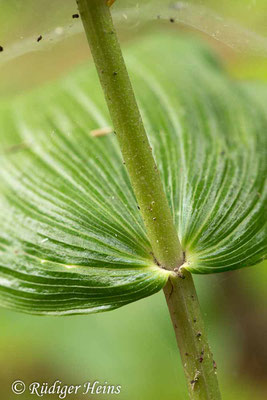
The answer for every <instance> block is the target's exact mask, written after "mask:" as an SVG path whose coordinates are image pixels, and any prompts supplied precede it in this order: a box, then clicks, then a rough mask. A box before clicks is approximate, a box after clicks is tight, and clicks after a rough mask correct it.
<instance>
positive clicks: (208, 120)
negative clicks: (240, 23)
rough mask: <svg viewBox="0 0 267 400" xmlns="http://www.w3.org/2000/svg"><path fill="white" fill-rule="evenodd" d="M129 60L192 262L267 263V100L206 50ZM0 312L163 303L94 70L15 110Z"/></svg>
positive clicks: (177, 41)
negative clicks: (149, 299) (154, 297)
mask: <svg viewBox="0 0 267 400" xmlns="http://www.w3.org/2000/svg"><path fill="white" fill-rule="evenodd" d="M126 61H127V65H128V68H129V71H130V75H131V78H132V82H133V86H134V89H135V92H136V95H137V98H138V102H139V105H140V108H141V112H142V115H143V118H144V122H145V125H146V129H147V132H148V135H149V139H150V141H151V144H152V147H153V151H154V154H155V157H156V160H157V163H158V166H159V169H160V171H161V175H162V179H163V182H164V187H165V191H166V194H167V197H168V200H169V204H170V207H171V210H172V213H173V217H174V220H175V224H176V226H177V230H178V234H179V238H180V240H181V243H182V247H183V250H184V253H185V264H184V266H185V267H186V268H187V269H189V270H190V271H191V272H195V273H214V272H220V271H225V270H230V269H236V268H241V267H245V266H249V265H253V264H256V263H258V262H259V261H261V259H262V258H263V257H264V254H265V253H266V235H265V234H266V223H265V221H264V212H265V211H266V208H264V204H266V202H265V199H266V185H264V184H265V176H266V163H265V161H264V157H265V148H266V128H267V112H266V108H265V104H266V103H267V89H266V87H262V86H260V85H256V84H254V85H249V84H243V83H239V82H234V81H233V80H231V78H229V77H228V76H227V74H226V73H225V72H224V70H223V68H222V67H221V65H220V63H219V62H218V61H217V60H216V59H215V57H214V56H213V55H212V54H211V52H210V51H209V50H208V49H207V48H206V47H205V46H204V45H202V44H200V43H199V42H196V43H195V42H194V41H193V40H192V39H188V38H185V39H181V38H177V37H174V36H173V37H172V36H170V37H169V36H161V37H159V36H157V35H156V36H154V37H152V36H151V37H149V38H147V39H146V40H145V41H144V42H143V43H139V44H138V45H135V46H132V47H131V48H130V49H129V51H128V53H126ZM0 120H1V133H0V149H1V157H0V163H1V170H0V174H1V182H0V228H1V229H0V254H1V258H0V302H1V304H2V305H3V306H6V307H9V308H15V309H17V310H21V311H25V312H31V313H39V314H72V313H88V312H98V311H105V310H110V309H114V308H117V307H119V306H122V305H125V304H127V303H129V302H132V301H135V300H138V299H141V298H143V297H146V296H149V295H151V294H153V293H155V292H157V291H158V290H160V289H161V288H162V287H163V286H164V284H165V283H166V280H167V279H168V274H169V272H167V271H165V270H164V269H162V268H161V267H159V266H157V265H156V264H155V262H154V259H153V254H152V250H151V247H150V244H149V241H148V239H147V237H146V233H145V229H144V226H143V222H142V220H141V216H140V213H139V210H138V204H137V203H136V200H135V197H134V194H133V191H132V189H131V185H130V182H129V178H128V175H127V172H126V169H125V166H124V164H123V160H122V158H121V155H120V151H119V148H118V145H117V142H116V137H115V135H114V133H110V134H107V135H104V136H101V137H100V136H99V137H98V136H97V137H94V136H92V134H91V132H92V130H96V129H97V130H98V129H100V130H101V129H102V128H106V127H111V126H112V125H111V122H110V118H109V114H108V111H107V108H106V106H105V101H104V99H103V95H102V91H101V89H100V86H99V83H98V79H97V76H96V72H95V69H94V66H93V65H91V66H88V65H85V66H84V67H82V68H80V69H79V70H78V71H74V72H73V73H72V74H70V75H69V76H67V77H65V78H64V79H62V80H61V81H60V82H57V83H54V84H51V85H49V86H48V87H45V88H42V89H39V90H36V91H35V92H34V93H31V94H29V95H26V96H21V97H19V98H16V99H14V100H13V101H12V102H6V103H5V104H2V106H1V110H0Z"/></svg>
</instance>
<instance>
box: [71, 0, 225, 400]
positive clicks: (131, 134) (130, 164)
mask: <svg viewBox="0 0 267 400" xmlns="http://www.w3.org/2000/svg"><path fill="white" fill-rule="evenodd" d="M106 2H107V0H77V4H78V8H79V11H80V15H81V18H82V21H83V25H84V29H85V32H86V35H87V39H88V42H89V45H90V48H91V51H92V55H93V58H94V61H95V64H96V68H97V71H98V75H99V79H100V82H101V85H102V88H103V91H104V94H105V97H106V101H107V105H108V108H109V111H110V115H111V118H112V121H113V124H114V128H115V131H116V134H117V137H118V141H119V144H120V148H121V152H122V155H123V158H124V160H125V163H126V167H127V169H128V172H129V176H130V179H131V183H132V186H133V189H134V192H135V195H136V198H137V201H138V204H139V206H140V209H141V213H142V217H143V220H144V223H145V226H146V229H147V234H148V237H149V240H150V243H151V246H152V249H153V253H154V256H155V258H156V259H157V261H158V262H159V263H160V265H161V266H162V267H164V268H165V269H168V270H171V271H173V270H175V271H173V272H172V273H170V277H169V280H168V283H167V285H166V286H165V288H164V293H165V296H166V300H167V303H168V307H169V311H170V314H171V318H172V322H173V326H174V330H175V334H176V338H177V343H178V346H179V349H180V352H181V357H182V361H183V367H184V370H185V374H186V378H187V383H188V388H189V393H190V398H191V399H194V400H200V399H201V400H202V399H203V400H204V399H205V400H219V399H220V394H219V389H218V383H217V377H216V371H215V369H214V366H213V358H212V354H211V352H210V349H209V346H208V342H207V338H206V335H205V332H204V327H203V322H202V318H201V313H200V307H199V303H198V300H197V296H196V292H195V287H194V283H193V279H192V276H191V274H190V273H189V272H187V271H183V275H182V277H181V274H180V272H181V271H179V267H180V266H181V265H182V263H183V255H182V249H181V245H180V243H179V239H178V235H177V232H176V229H175V227H174V223H173V219H172V215H171V212H170V208H169V205H168V202H167V199H166V196H165V193H164V190H163V186H162V182H161V179H160V175H159V172H158V170H157V167H156V164H155V161H154V158H153V155H152V152H151V147H150V144H149V141H148V138H147V135H146V132H145V129H144V126H143V123H142V119H141V116H140V112H139V110H138V106H137V103H136V100H135V96H134V93H133V89H132V86H131V83H130V79H129V76H128V73H127V70H126V66H125V63H124V60H123V56H122V53H121V49H120V45H119V42H118V39H117V35H116V32H115V29H114V26H113V22H112V18H111V15H110V10H109V7H108V6H107V4H106Z"/></svg>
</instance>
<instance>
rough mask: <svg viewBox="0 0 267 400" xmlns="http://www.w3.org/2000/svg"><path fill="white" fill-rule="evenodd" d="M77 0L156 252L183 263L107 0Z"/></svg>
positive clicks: (164, 260) (168, 264) (170, 263)
mask: <svg viewBox="0 0 267 400" xmlns="http://www.w3.org/2000/svg"><path fill="white" fill-rule="evenodd" d="M77 4H78V7H79V10H80V14H81V18H82V21H83V25H84V29H85V32H86V34H87V39H88V42H89V45H90V48H91V52H92V55H93V57H94V61H95V64H96V67H97V71H98V75H99V79H100V82H101V84H102V88H103V91H104V94H105V97H106V101H107V104H108V108H109V111H110V115H111V119H112V122H113V124H114V128H115V132H116V134H117V138H118V141H119V144H120V148H121V152H122V155H123V159H124V161H125V164H126V167H127V170H128V172H129V176H130V179H131V183H132V186H133V189H134V192H135V195H136V199H137V201H138V205H139V207H140V211H141V213H142V217H143V220H144V223H145V227H146V230H147V234H148V237H149V240H150V243H151V246H152V249H153V254H154V256H155V258H156V259H157V261H158V262H159V263H160V264H161V265H162V266H164V267H165V268H167V269H173V268H175V267H177V266H179V265H181V264H182V262H183V256H182V250H181V246H180V243H179V240H178V236H177V233H176V230H175V227H174V223H173V218H172V215H171V212H170V208H169V205H168V202H167V199H166V196H165V193H164V190H163V186H162V182H161V179H160V175H159V171H158V170H157V167H156V164H155V161H154V158H153V155H152V150H151V147H150V144H149V141H148V138H147V135H146V132H145V129H144V126H143V122H142V119H141V116H140V113H139V109H138V107H137V103H136V100H135V96H134V93H133V89H132V86H131V82H130V79H129V76H128V73H127V70H126V66H125V63H124V60H123V56H122V53H121V49H120V46H119V43H118V39H117V35H116V33H115V30H114V26H113V22H112V19H111V15H110V11H109V7H108V6H107V5H106V0H78V1H77Z"/></svg>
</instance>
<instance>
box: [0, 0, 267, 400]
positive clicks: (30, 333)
mask: <svg viewBox="0 0 267 400" xmlns="http://www.w3.org/2000/svg"><path fill="white" fill-rule="evenodd" d="M122 3H123V4H122ZM148 3H149V4H150V5H149V7H151V18H149V16H148V15H147V11H146V13H143V12H142V11H143V8H142V7H145V5H147V4H148ZM161 3H162V11H163V14H164V12H165V10H166V9H165V7H167V6H168V5H169V3H170V2H169V1H165V2H164V1H161ZM184 3H187V2H184ZM188 4H189V5H190V6H198V7H199V6H200V7H207V8H208V9H209V10H211V13H210V15H211V16H210V17H209V21H208V23H209V24H208V26H209V32H208V33H209V34H207V32H206V33H205V32H204V33H203V32H202V31H201V29H193V28H192V27H190V26H188V24H181V23H179V21H177V23H175V24H170V23H169V21H168V20H163V19H156V18H154V17H155V15H154V11H155V10H154V9H153V7H154V6H155V9H157V8H156V7H157V6H158V2H157V1H156V0H155V1H154V0H153V1H148V0H146V1H143V2H142V5H140V4H139V7H137V2H136V1H133V0H131V1H130V0H129V1H124V0H117V4H116V5H115V6H114V14H116V21H117V27H118V30H119V35H120V39H121V41H122V43H123V45H124V46H125V47H127V45H128V42H130V41H133V40H140V39H141V37H142V35H145V34H146V32H148V31H149V32H151V31H153V30H155V29H156V30H159V29H162V30H175V31H177V34H179V33H180V32H181V31H183V32H185V31H186V32H187V31H188V32H193V33H194V34H195V35H198V36H202V37H203V39H204V40H206V41H208V42H209V43H210V44H211V46H212V47H214V49H215V51H217V52H218V54H220V55H221V57H222V58H223V60H224V63H225V66H226V68H227V69H228V70H229V73H230V74H231V75H232V76H234V77H236V78H238V79H262V80H267V59H266V54H264V52H258V53H257V54H253V52H251V51H249V50H248V51H238V40H240V41H242V40H243V37H242V32H243V31H242V30H241V31H240V30H239V28H238V29H237V31H238V32H241V33H240V37H239V38H237V36H236V35H238V33H237V34H236V32H235V33H233V34H235V37H233V46H230V47H229V46H227V45H226V44H225V43H224V40H223V39H224V38H223V37H222V40H215V39H216V38H214V35H213V33H214V32H216V31H217V30H218V29H221V27H222V26H223V25H224V21H229V20H231V21H232V24H233V25H234V26H243V27H244V28H245V29H246V30H247V32H248V34H249V35H250V33H251V32H254V33H255V35H256V36H255V47H257V46H258V41H261V39H262V40H263V41H264V40H265V43H266V39H265V37H266V34H267V24H266V20H267V3H266V0H252V1H250V0H221V1H218V0H216V1H215V0H203V1H201V0H198V1H190V2H188ZM180 6H181V2H180ZM128 7H130V8H128ZM137 9H138V12H137V11H136V10H137ZM146 10H147V9H146ZM168 10H169V11H167V13H168V12H169V15H170V17H171V16H172V12H173V11H172V10H173V8H169V9H168ZM192 10H193V13H195V15H193V16H194V18H196V20H198V15H197V13H198V10H199V9H198V8H197V9H194V8H193V9H192ZM0 11H1V12H0V45H2V46H3V47H4V52H3V53H1V54H0V76H1V80H0V96H1V97H2V98H6V97H10V96H13V95H15V94H20V93H22V92H24V91H27V90H30V89H31V88H32V87H35V86H36V85H40V84H43V83H44V82H47V81H51V80H53V79H56V78H57V77H58V76H60V75H62V74H64V73H67V72H68V71H69V70H71V69H73V68H75V66H76V65H77V64H80V63H82V62H84V61H86V60H87V59H88V58H90V53H89V51H88V46H87V43H86V40H85V39H84V36H83V34H82V33H77V34H74V33H73V32H74V31H75V30H77V32H78V31H79V30H80V28H79V25H78V24H80V23H81V22H80V21H79V20H78V21H76V20H73V19H72V14H73V13H75V12H76V4H75V1H74V0H57V1H56V2H52V1H51V0H50V1H48V0H38V1H36V0H25V1H23V2H21V1H19V0H0ZM164 15H165V14H164ZM214 15H217V16H218V15H219V16H220V18H221V20H216V18H215V17H214ZM203 23H204V22H203ZM75 24H76V25H75ZM217 24H218V25H217ZM226 25H227V24H226ZM227 26H228V25H227ZM231 26H232V25H231ZM58 28H63V30H64V32H65V31H66V32H67V35H66V36H64V35H63V36H62V37H63V38H62V39H61V38H60V40H59V41H57V39H56V38H57V36H56V35H57V33H55V34H52V35H50V33H51V32H61V31H60V30H58ZM56 30H57V31H56ZM226 31H227V28H226ZM40 34H41V35H42V36H43V39H42V41H41V42H39V43H37V42H36V39H37V37H38V36H39V35H40ZM223 34H224V33H223ZM227 34H228V36H229V35H230V37H231V34H232V32H231V31H227ZM252 37H254V36H253V35H252ZM259 38H260V39H259ZM55 43H56V44H55ZM24 46H25V49H24ZM34 46H35V47H34ZM37 46H39V47H37ZM231 47H233V48H231ZM12 49H13V50H12ZM35 50H38V51H35ZM260 53H262V54H260ZM5 54H7V55H9V54H11V55H12V57H11V58H10V61H8V60H6V61H5V59H4V58H2V61H1V57H2V55H3V57H7V56H6V55H5ZM266 266H267V264H266V263H265V264H264V263H262V264H260V265H258V266H255V267H251V268H247V269H244V270H240V271H235V272H229V273H222V274H218V275H213V276H212V275H209V276H196V277H195V281H196V285H197V290H198V293H199V297H200V302H201V307H202V310H203V314H204V318H205V321H206V325H207V330H208V334H209V338H210V343H211V346H212V349H213V352H214V357H215V360H216V364H217V371H218V377H219V381H220V384H221V389H222V392H223V394H224V399H227V400H238V399H242V400H251V399H254V400H263V399H266V398H267V379H266V376H267V345H266V341H267V314H266V294H267V293H266V292H267V291H266V282H267V268H266ZM0 321H1V322H0V398H1V399H4V400H9V399H15V398H17V396H16V395H15V394H12V392H11V388H10V387H11V383H12V382H13V381H14V380H16V379H21V380H23V381H24V382H25V383H26V384H30V383H31V382H34V381H37V382H41V383H42V382H49V383H50V384H52V383H54V381H55V380H57V379H58V380H61V381H62V382H63V383H65V384H82V383H84V382H86V381H91V382H92V381H94V380H98V381H100V382H101V383H104V382H105V381H107V382H108V383H110V384H114V385H121V386H122V390H121V394H120V395H117V396H116V395H113V397H118V398H120V399H122V400H135V399H138V400H150V399H151V400H152V399H153V400H161V399H166V400H172V399H173V400H174V399H175V400H184V399H187V391H186V387H185V381H184V377H183V370H182V366H181V362H180V358H179V354H178V350H177V347H176V342H175V338H174V333H173V330H172V326H171V322H170V318H169V315H168V310H167V307H166V304H165V300H164V296H163V294H162V293H158V294H157V295H154V296H152V297H150V298H148V299H144V300H142V301H139V302H138V303H134V304H131V305H128V306H126V307H124V308H121V309H119V310H116V311H112V312H108V313H104V314H97V315H90V316H83V317H79V316H75V317H64V318H63V317H61V318H55V317H53V318H52V317H37V316H30V315H23V314H19V313H15V312H11V311H8V310H0ZM86 397H87V398H91V397H96V396H91V397H90V396H88V395H87V396H80V397H79V396H78V395H76V396H74V395H70V396H68V398H69V399H77V400H79V399H82V398H86ZM97 397H98V398H99V399H104V398H105V399H107V398H109V397H110V396H105V395H103V396H101V395H98V396H97ZM111 397H112V396H111ZM19 398H21V399H22V400H26V399H29V394H25V395H21V396H19ZM31 398H36V397H35V396H31ZM43 398H44V399H52V398H56V397H53V396H44V397H43Z"/></svg>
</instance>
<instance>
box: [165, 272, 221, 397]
mask: <svg viewBox="0 0 267 400" xmlns="http://www.w3.org/2000/svg"><path fill="white" fill-rule="evenodd" d="M164 294H165V297H166V301H167V304H168V308H169V311H170V315H171V319H172V324H173V328H174V332H175V336H176V341H177V344H178V347H179V350H180V354H181V359H182V364H183V368H184V372H185V376H186V381H187V386H188V391H189V396H190V399H194V400H219V399H221V395H220V391H219V385H218V380H217V372H216V363H215V361H214V359H213V355H212V353H211V350H210V347H209V344H208V338H207V335H206V333H205V329H204V323H203V319H202V315H201V310H200V305H199V302H198V298H197V294H196V290H195V286H194V282H193V279H192V276H191V274H190V272H188V271H186V270H183V269H182V271H181V275H180V276H178V275H176V276H170V278H169V281H168V283H167V285H166V286H165V287H164Z"/></svg>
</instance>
